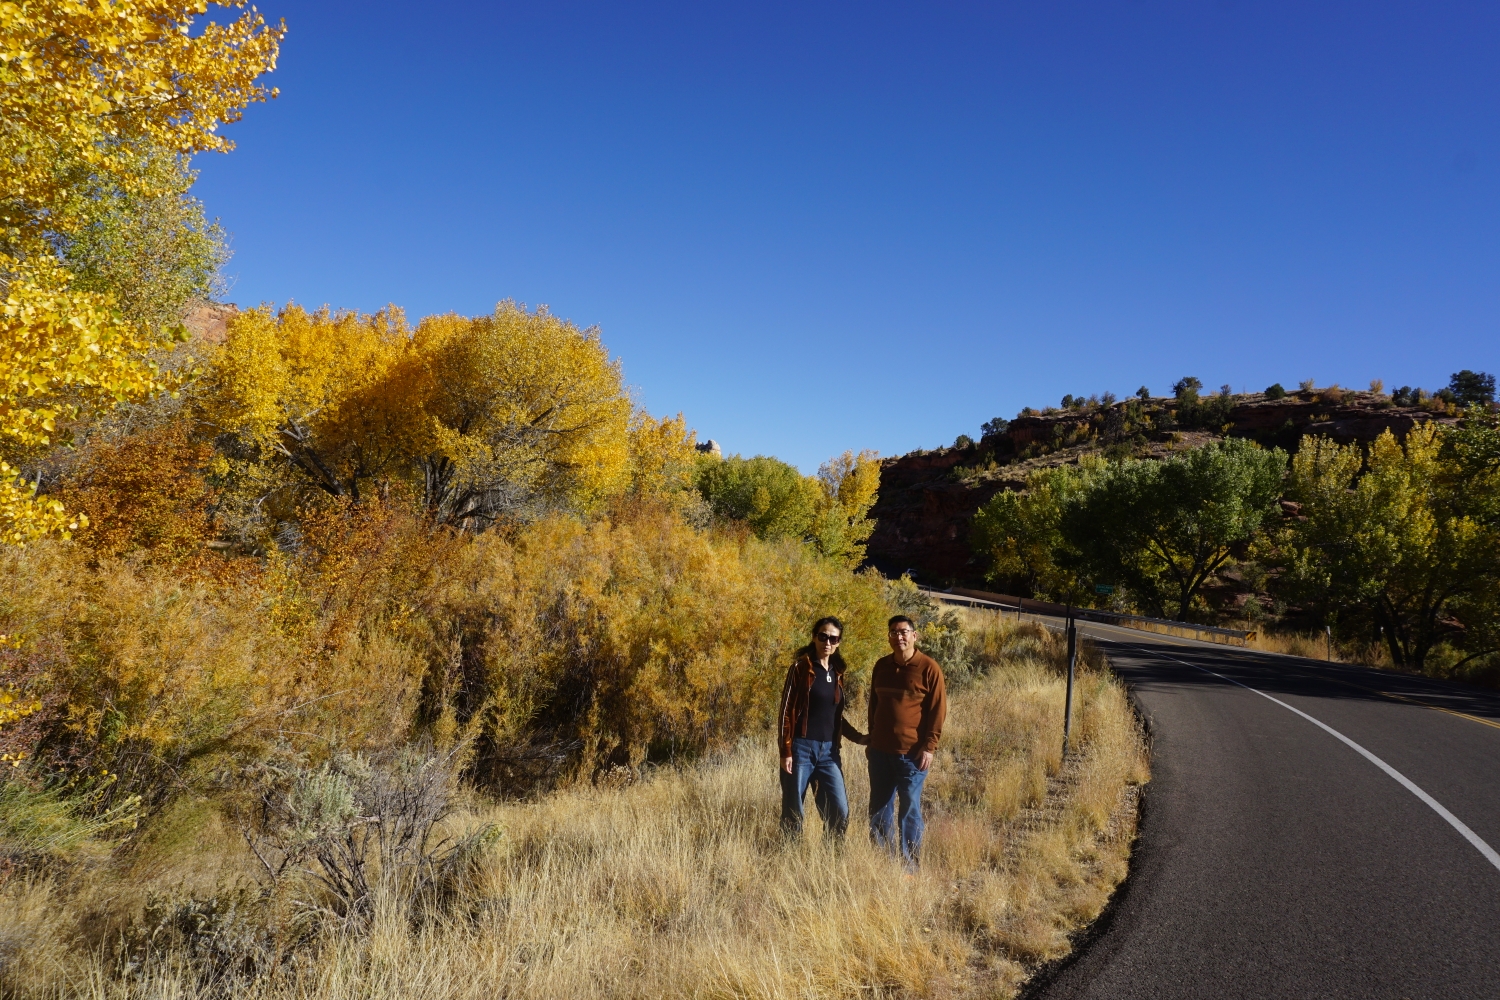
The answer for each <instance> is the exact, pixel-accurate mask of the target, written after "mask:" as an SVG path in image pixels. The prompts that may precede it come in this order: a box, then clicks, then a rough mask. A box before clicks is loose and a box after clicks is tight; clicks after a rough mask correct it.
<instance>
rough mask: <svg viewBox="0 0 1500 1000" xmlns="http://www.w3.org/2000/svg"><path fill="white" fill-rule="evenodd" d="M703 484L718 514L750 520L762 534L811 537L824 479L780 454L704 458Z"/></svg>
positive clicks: (700, 476)
mask: <svg viewBox="0 0 1500 1000" xmlns="http://www.w3.org/2000/svg"><path fill="white" fill-rule="evenodd" d="M698 490H699V492H700V493H702V494H703V498H704V499H705V500H707V501H708V502H709V504H710V505H711V506H712V507H713V511H714V514H715V515H716V516H718V517H722V518H728V519H731V520H735V521H744V522H745V523H747V524H748V525H750V527H751V529H752V530H753V531H754V532H755V534H756V535H757V536H758V537H760V538H805V537H807V536H808V535H809V534H810V533H811V531H812V529H813V524H814V521H815V520H816V519H817V516H818V510H819V506H820V503H821V501H822V497H823V494H822V489H821V488H820V487H819V485H818V481H817V480H816V479H813V478H811V477H808V476H804V475H803V474H802V473H801V472H798V471H797V469H796V467H795V466H792V465H788V464H787V463H786V462H783V461H781V460H780V459H776V458H769V457H767V456H765V455H756V456H755V457H754V458H741V457H740V456H738V455H730V456H729V457H728V458H724V459H720V460H711V459H706V460H704V462H703V464H702V465H701V466H700V467H699V470H698Z"/></svg>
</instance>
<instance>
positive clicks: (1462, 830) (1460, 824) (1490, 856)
mask: <svg viewBox="0 0 1500 1000" xmlns="http://www.w3.org/2000/svg"><path fill="white" fill-rule="evenodd" d="M1120 645H1122V646H1124V645H1127V643H1123V642H1122V643H1120ZM1133 648H1135V649H1140V651H1141V652H1143V653H1146V654H1147V655H1148V656H1160V657H1162V658H1163V659H1167V660H1175V661H1176V662H1178V663H1181V664H1184V665H1185V666H1189V667H1193V668H1195V669H1197V670H1201V671H1203V672H1204V673H1205V674H1213V675H1214V676H1215V677H1217V678H1219V679H1220V680H1224V681H1228V682H1229V683H1231V684H1235V685H1238V686H1239V687H1242V688H1244V689H1245V690H1246V691H1250V692H1253V693H1255V694H1258V695H1260V696H1261V697H1262V698H1264V699H1266V700H1267V701H1273V702H1275V703H1276V704H1278V705H1280V706H1281V707H1282V708H1284V709H1286V710H1287V711H1288V712H1295V713H1296V714H1298V715H1300V716H1302V717H1303V718H1304V719H1306V720H1307V721H1308V722H1311V723H1312V724H1313V725H1315V726H1317V727H1318V728H1319V729H1321V730H1323V731H1324V732H1326V733H1328V734H1329V735H1330V736H1334V737H1337V738H1338V739H1340V740H1342V741H1343V742H1344V743H1347V744H1348V745H1349V747H1350V748H1351V749H1353V750H1355V751H1356V752H1357V753H1359V754H1360V755H1361V756H1363V757H1364V758H1365V759H1366V760H1368V761H1369V762H1370V763H1372V764H1374V765H1375V766H1376V767H1378V768H1380V769H1381V770H1382V771H1384V772H1385V773H1386V774H1388V775H1390V776H1391V777H1392V778H1395V779H1396V781H1397V782H1398V783H1399V784H1400V785H1401V787H1403V788H1405V789H1406V790H1407V791H1408V792H1411V793H1412V794H1413V795H1415V796H1416V797H1417V798H1419V799H1421V800H1422V801H1423V802H1425V803H1427V805H1428V807H1430V808H1431V809H1432V811H1433V812H1435V813H1437V814H1438V815H1439V816H1441V817H1443V819H1445V820H1447V821H1448V825H1449V826H1451V827H1453V829H1455V830H1457V831H1458V832H1459V834H1460V835H1461V836H1462V837H1463V838H1464V839H1465V840H1467V841H1468V842H1469V843H1471V844H1473V845H1474V848H1475V849H1476V850H1477V851H1479V853H1480V854H1483V855H1484V859H1485V860H1486V861H1488V862H1489V863H1490V864H1492V865H1494V866H1495V868H1497V869H1500V852H1496V850H1495V849H1494V848H1493V847H1491V846H1490V845H1489V844H1486V843H1485V842H1484V838H1483V837H1481V836H1479V834H1477V833H1475V832H1474V831H1473V830H1470V829H1469V827H1468V824H1466V823H1465V822H1464V821H1463V820H1461V819H1459V818H1458V817H1457V816H1455V815H1453V814H1452V813H1451V812H1449V811H1448V810H1447V809H1446V808H1444V807H1443V804H1442V803H1441V802H1439V801H1438V800H1437V799H1435V798H1433V797H1432V796H1431V795H1428V794H1427V793H1426V792H1424V791H1422V789H1420V788H1418V787H1417V785H1416V783H1415V782H1413V781H1412V780H1411V779H1410V778H1408V777H1407V776H1406V775H1404V774H1402V773H1401V772H1400V771H1398V770H1396V769H1395V768H1394V767H1392V766H1391V765H1389V764H1387V763H1386V762H1385V761H1383V760H1381V759H1380V758H1379V757H1377V756H1375V755H1374V754H1372V753H1371V752H1370V751H1368V750H1366V749H1365V748H1364V747H1362V746H1360V745H1359V744H1358V743H1356V742H1354V741H1353V740H1351V739H1350V738H1349V737H1347V736H1345V735H1344V734H1343V733H1341V732H1339V731H1338V730H1337V729H1334V728H1333V727H1332V726H1330V725H1329V724H1328V723H1326V722H1323V721H1321V720H1319V719H1315V718H1313V717H1312V716H1310V715H1308V714H1307V713H1306V712H1304V711H1302V709H1300V708H1294V707H1293V706H1291V705H1288V704H1287V703H1286V702H1284V701H1282V700H1281V699H1280V698H1273V697H1271V696H1270V695H1268V694H1266V693H1265V692H1264V691H1257V690H1255V688H1253V687H1251V686H1250V685H1248V684H1241V683H1240V682H1239V681H1237V680H1235V679H1234V678H1233V677H1225V676H1224V675H1223V674H1221V673H1219V672H1218V671H1217V670H1210V669H1208V668H1207V667H1200V666H1198V664H1196V663H1188V661H1187V660H1178V659H1177V657H1175V656H1167V655H1166V654H1165V653H1153V652H1151V651H1150V650H1146V649H1141V647H1139V646H1136V647H1133Z"/></svg>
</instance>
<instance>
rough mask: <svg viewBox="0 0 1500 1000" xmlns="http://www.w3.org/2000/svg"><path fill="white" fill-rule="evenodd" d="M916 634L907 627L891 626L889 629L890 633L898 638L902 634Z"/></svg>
mask: <svg viewBox="0 0 1500 1000" xmlns="http://www.w3.org/2000/svg"><path fill="white" fill-rule="evenodd" d="M916 634H917V633H915V632H913V631H912V630H911V629H909V628H893V629H891V635H894V636H896V637H897V638H898V639H899V638H901V637H902V636H907V635H916Z"/></svg>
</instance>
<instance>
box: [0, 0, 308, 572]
mask: <svg viewBox="0 0 1500 1000" xmlns="http://www.w3.org/2000/svg"><path fill="white" fill-rule="evenodd" d="M230 5H231V6H243V2H241V3H238V4H236V3H231V4H230ZM206 10H207V5H206V4H205V3H198V2H180V0H178V2H172V0H138V2H132V3H129V4H107V5H105V4H92V3H84V2H81V0H17V2H14V3H7V4H3V5H0V39H3V40H4V44H3V47H0V192H3V195H0V294H3V296H4V301H3V303H0V541H6V542H21V541H24V540H26V539H28V538H32V537H36V536H37V535H40V534H46V533H49V532H62V533H66V532H67V531H69V530H71V529H72V528H76V527H77V526H78V524H79V523H80V521H79V519H77V518H73V517H70V516H69V515H68V514H67V513H65V511H64V510H63V508H62V505H61V504H60V503H59V502H58V501H56V500H55V499H50V498H46V497H40V498H39V497H37V496H36V495H35V487H32V488H30V489H28V488H27V486H26V484H25V483H24V482H22V481H20V479H19V474H20V470H21V468H22V467H23V465H24V464H25V463H26V462H27V461H28V460H29V459H31V458H33V457H35V456H36V455H37V454H38V453H39V452H41V451H44V450H46V449H47V448H48V447H49V446H51V445H52V444H53V443H55V441H56V440H57V436H58V434H59V433H61V432H62V429H63V426H64V425H65V423H66V422H67V421H69V420H71V419H76V418H78V417H81V416H83V415H86V414H89V413H96V412H99V411H101V410H104V409H108V408H109V407H112V406H114V405H116V404H118V403H120V402H122V401H125V400H129V399H136V398H140V397H142V396H146V395H149V394H150V393H152V392H155V391H157V390H159V389H160V388H162V387H163V385H164V380H163V378H162V377H161V375H160V373H159V371H158V370H157V368H156V366H155V364H154V363H153V362H152V361H151V359H150V357H149V352H150V351H151V350H152V349H153V348H155V347H158V346H161V345H160V340H159V334H160V333H161V331H159V330H153V329H151V328H150V326H149V325H142V324H139V323H135V322H131V320H130V319H129V318H127V317H126V316H122V315H121V313H120V312H119V310H118V309H117V302H116V301H115V296H114V294H113V291H114V289H112V288H109V287H106V286H107V284H108V283H107V282H101V283H96V284H94V285H92V286H90V285H89V284H88V282H85V283H84V284H83V285H82V286H75V285H73V284H72V283H71V279H72V275H71V274H70V273H69V271H68V269H67V267H66V266H65V257H66V249H67V247H68V246H69V245H70V243H73V244H76V241H78V240H79V239H80V238H83V237H84V235H85V234H86V231H87V230H88V229H89V227H90V226H91V225H94V224H96V223H98V222H99V221H100V220H101V219H102V218H104V217H106V216H107V215H108V214H109V213H110V212H111V211H115V210H118V209H119V207H120V205H121V199H135V200H137V201H141V200H149V199H152V198H155V197H159V196H167V195H173V194H180V193H181V190H182V187H181V182H182V179H183V176H184V174H183V171H184V170H185V167H183V166H182V160H181V159H180V158H183V157H186V156H189V155H191V154H193V153H197V152H202V151H206V150H220V151H223V150H228V149H230V148H232V144H231V143H230V142H229V141H228V140H226V139H225V138H224V137H223V136H222V135H220V134H218V131H217V130H218V128H219V126H221V125H222V124H224V123H226V122H232V121H235V120H237V119H238V118H239V116H240V114H241V111H242V110H243V108H244V107H245V106H246V105H247V104H248V103H250V102H252V101H257V100H263V99H265V98H266V97H268V96H272V95H273V93H274V92H273V91H268V90H267V89H266V88H264V87H262V86H261V85H260V84H258V83H257V82H256V80H257V79H258V77H260V76H261V75H262V74H263V73H265V72H267V71H269V70H270V69H272V68H274V66H275V62H276V54H277V49H278V46H279V43H280V40H281V37H282V32H281V30H279V29H274V28H271V27H269V26H267V25H266V23H265V21H264V19H262V18H261V16H260V15H259V14H256V13H255V12H254V11H253V10H252V11H249V12H247V13H245V14H244V15H242V16H241V17H239V18H238V19H236V20H234V21H232V22H230V23H229V24H226V25H209V26H207V27H206V28H203V29H201V30H197V31H193V30H190V29H191V28H192V21H193V16H194V15H197V14H202V13H203V12H205V11H206ZM163 162H167V163H168V164H169V165H170V168H169V169H162V167H161V164H163Z"/></svg>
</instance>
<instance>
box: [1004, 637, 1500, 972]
mask: <svg viewBox="0 0 1500 1000" xmlns="http://www.w3.org/2000/svg"><path fill="white" fill-rule="evenodd" d="M1081 630H1083V631H1085V632H1086V633H1089V634H1091V635H1093V636H1094V637H1095V638H1096V639H1097V640H1098V641H1099V642H1100V644H1101V645H1103V646H1104V647H1105V648H1106V649H1107V651H1108V653H1109V657H1110V660H1111V662H1112V663H1113V664H1114V666H1115V667H1116V669H1117V670H1118V671H1119V673H1120V674H1121V676H1122V677H1124V678H1125V680H1126V681H1127V682H1128V683H1129V684H1130V685H1131V687H1132V688H1133V690H1134V692H1135V696H1136V698H1137V701H1138V703H1139V705H1140V707H1141V709H1142V711H1143V712H1144V714H1145V715H1146V718H1147V721H1148V723H1149V725H1150V728H1151V736H1152V781H1151V784H1150V786H1148V789H1147V792H1146V796H1145V799H1144V803H1145V806H1144V814H1143V816H1142V823H1141V833H1140V842H1139V844H1138V846H1137V853H1136V855H1135V857H1134V858H1133V860H1132V874H1131V876H1130V879H1129V880H1128V881H1127V882H1126V883H1125V886H1124V887H1123V888H1122V890H1121V892H1120V894H1119V896H1118V897H1117V899H1116V901H1115V903H1114V905H1113V907H1112V909H1111V910H1110V912H1109V913H1108V914H1107V916H1106V921H1105V922H1104V923H1103V924H1102V925H1101V929H1100V931H1099V932H1098V934H1097V936H1096V937H1095V938H1094V939H1093V940H1092V941H1091V942H1089V943H1088V944H1087V945H1086V946H1085V947H1083V948H1082V949H1080V951H1079V953H1078V955H1077V957H1076V958H1075V959H1074V960H1073V962H1072V963H1071V964H1069V965H1067V966H1066V967H1065V968H1063V969H1062V970H1061V971H1060V972H1058V973H1056V974H1055V976H1054V977H1053V978H1051V980H1050V981H1048V982H1046V983H1045V984H1041V985H1040V988H1038V989H1034V990H1033V991H1032V992H1031V994H1030V995H1031V996H1034V997H1045V998H1047V1000H1065V998H1067V1000H1072V998H1084V997H1089V998H1094V997H1099V998H1104V997H1108V998H1129V997H1150V998H1153V1000H1168V998H1177V997H1184V998H1186V997H1191V998H1200V997H1212V998H1230V997H1256V998H1262V997H1319V998H1322V997H1351V998H1359V1000H1368V998H1392V1000H1398V998H1409V1000H1417V998H1428V997H1433V998H1439V997H1440V998H1449V997H1454V998H1458V997H1475V998H1479V997H1483V998H1491V1000H1493V998H1497V997H1500V856H1494V850H1495V849H1500V695H1497V694H1494V693H1490V692H1486V691H1480V690H1476V689H1472V688H1468V687H1461V686H1457V685H1448V684H1443V683H1440V682H1435V681H1429V680H1425V679H1420V678H1411V677H1403V676H1400V675H1396V674H1390V673H1381V672H1378V671H1373V670H1367V669H1364V668H1358V667H1346V666H1340V665H1334V664H1324V663H1319V662H1318V661H1315V660H1303V659H1296V658H1293V657H1283V656H1273V655H1267V654H1257V653H1254V652H1248V651H1244V650H1238V649H1228V648H1225V647H1215V646H1210V645H1208V644H1206V643H1196V642H1187V641H1182V640H1173V639H1168V638H1167V637H1163V636H1154V635H1150V634H1147V633H1141V632H1137V631H1133V630H1128V629H1120V628H1114V627H1110V626H1098V625H1082V626H1081ZM1200 668H1207V670H1205V669H1200ZM1209 671H1212V672H1209ZM1235 682H1238V683H1235ZM1241 685H1244V686H1241ZM1252 689H1253V690H1252ZM1256 692H1264V693H1265V694H1266V695H1270V696H1271V698H1275V699H1277V700H1276V701H1272V700H1270V698H1267V697H1263V696H1262V695H1261V694H1258V693H1256ZM1278 702H1280V703H1279V704H1278ZM1429 706H1431V707H1429ZM1293 709H1296V710H1297V711H1300V712H1302V713H1305V714H1306V716H1310V717H1311V719H1309V718H1307V717H1305V716H1303V715H1299V714H1297V711H1293ZM1439 709H1443V710H1439ZM1311 720H1317V721H1318V722H1321V723H1323V724H1324V726H1327V727H1330V728H1331V729H1333V730H1335V731H1336V732H1337V733H1338V734H1342V736H1343V737H1345V738H1346V739H1347V740H1348V741H1352V742H1353V743H1355V744H1357V745H1358V746H1359V747H1361V748H1363V749H1364V751H1365V752H1366V754H1369V755H1373V756H1374V757H1376V758H1378V759H1379V761H1382V762H1384V764H1385V765H1386V766H1387V767H1388V768H1390V769H1392V770H1394V771H1395V772H1398V773H1399V774H1400V775H1401V776H1402V777H1404V778H1405V779H1406V781H1407V782H1409V785H1410V787H1409V786H1408V785H1404V784H1402V783H1401V782H1400V781H1399V780H1398V779H1397V778H1396V777H1393V776H1392V775H1391V774H1390V773H1388V772H1387V771H1386V770H1383V769H1382V768H1381V767H1380V766H1379V765H1378V764H1377V763H1376V762H1374V761H1372V760H1371V759H1370V758H1369V756H1366V755H1365V754H1361V753H1360V752H1359V751H1358V750H1357V749H1355V748H1354V747H1353V746H1351V745H1350V744H1349V743H1348V742H1345V741H1344V740H1340V739H1339V738H1338V736H1336V735H1334V734H1333V733H1330V732H1329V731H1327V729H1324V728H1322V727H1320V726H1318V725H1317V724H1315V722H1313V721H1311ZM1421 794H1425V795H1426V797H1427V801H1424V799H1423V798H1422V797H1420V795H1421ZM1434 806H1436V807H1437V808H1434ZM1439 808H1440V809H1443V810H1446V811H1447V812H1448V813H1449V815H1450V816H1451V817H1452V819H1453V822H1450V821H1449V820H1448V819H1445V818H1444V817H1443V815H1441V814H1440V813H1439V812H1438V811H1437V809H1439ZM1455 822H1456V823H1458V824H1461V825H1463V826H1465V827H1467V828H1468V830H1469V831H1470V833H1469V836H1468V837H1466V836H1465V835H1464V834H1463V833H1462V832H1461V831H1460V830H1459V829H1457V828H1456V827H1455V825H1454V823H1455ZM1476 841H1477V842H1478V843H1477V844H1476ZM1486 850H1488V851H1489V853H1490V855H1491V856H1494V859H1493V860H1492V859H1491V858H1490V857H1486V854H1485V853H1484V852H1485V851H1486Z"/></svg>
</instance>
